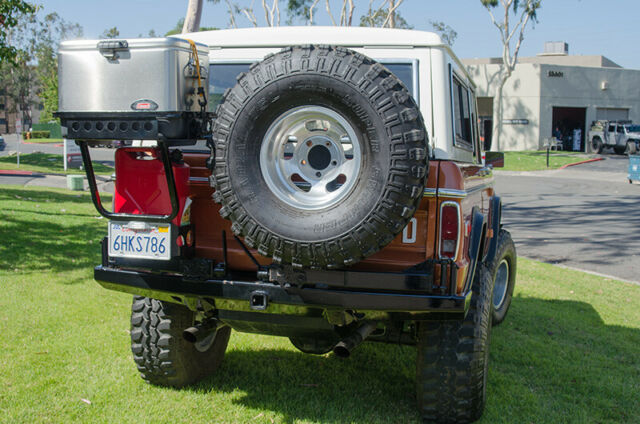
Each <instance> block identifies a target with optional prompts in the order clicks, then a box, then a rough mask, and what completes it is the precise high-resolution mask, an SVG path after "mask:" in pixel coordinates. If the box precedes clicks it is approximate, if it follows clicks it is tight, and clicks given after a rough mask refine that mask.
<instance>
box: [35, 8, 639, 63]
mask: <svg viewBox="0 0 640 424" xmlns="http://www.w3.org/2000/svg"><path fill="white" fill-rule="evenodd" d="M331 1H332V5H333V12H334V15H335V14H336V12H337V10H338V9H339V4H338V3H340V4H341V3H342V2H341V1H339V0H331ZM34 2H39V3H40V4H41V5H42V6H43V9H42V12H41V13H50V12H57V13H58V14H59V15H60V16H61V17H62V18H63V19H65V20H66V21H69V22H76V23H79V24H80V25H81V26H82V27H83V29H84V37H85V38H90V39H93V38H99V37H100V34H102V33H103V31H104V30H106V29H108V28H111V27H114V26H115V27H117V28H118V30H119V31H120V37H122V38H131V37H137V36H139V35H147V34H148V33H149V31H150V30H152V29H153V30H154V31H155V32H156V33H157V34H159V35H162V34H164V33H165V32H167V31H169V30H170V29H172V28H173V27H175V25H176V23H177V21H178V19H180V18H181V17H184V14H185V11H186V8H187V0H108V1H104V0H103V1H97V0H34ZM245 2H246V3H250V1H245ZM254 2H255V12H256V16H258V19H259V22H262V23H263V22H264V13H263V12H262V7H261V3H262V2H261V1H259V0H258V1H256V0H254ZM224 3H225V2H224V1H222V2H220V4H213V3H211V2H209V1H206V0H205V3H204V8H203V13H202V21H201V26H213V27H219V28H226V27H228V22H229V17H228V12H227V8H226V6H225V4H224ZM282 3H283V4H284V3H286V2H285V1H282ZM320 3H321V4H324V0H321V1H320ZM377 3H379V1H378V0H376V1H375V2H374V4H377ZM355 4H356V9H355V13H354V15H355V16H358V17H359V16H360V15H361V14H362V13H364V12H365V11H366V9H367V8H368V4H369V1H368V0H355ZM399 11H400V13H401V15H402V16H403V17H405V19H406V20H407V22H408V23H409V24H410V25H413V27H414V28H415V29H418V30H425V31H430V30H432V27H431V24H430V22H431V21H441V22H444V23H446V24H447V25H449V26H451V27H452V28H453V29H454V30H455V31H456V32H457V33H458V37H457V39H456V41H455V44H454V45H453V50H454V51H455V52H456V54H457V55H458V56H459V57H460V58H474V57H497V56H501V55H502V45H501V41H500V37H499V33H498V30H497V29H496V28H495V27H494V26H493V25H492V23H491V20H490V17H489V14H488V13H487V11H486V9H485V8H484V7H482V5H481V3H480V0H405V1H404V3H403V4H402V5H401V6H400V8H399ZM316 14H317V16H318V19H319V22H318V23H319V24H324V25H328V24H330V22H329V18H328V15H327V14H326V12H325V11H324V8H321V9H320V10H318V11H317V12H316ZM639 17H640V1H638V0H611V1H609V2H605V1H602V0H542V8H541V9H540V10H539V12H538V23H536V24H535V25H533V26H530V27H528V29H527V32H526V34H525V39H524V41H523V45H522V48H521V51H520V56H521V57H523V56H535V55H536V54H537V53H541V52H542V51H543V49H544V42H545V41H565V42H567V43H568V44H569V54H572V55H603V56H606V57H607V58H609V59H611V60H613V61H614V62H615V63H617V64H619V65H620V66H623V67H625V68H630V69H640V42H639V40H640V25H639V24H640V22H639V20H640V19H639ZM236 20H237V22H238V26H244V27H248V26H250V23H249V21H248V20H247V19H246V18H244V17H243V16H237V17H236ZM285 20H286V16H285V14H283V19H282V21H285ZM354 20H355V19H354Z"/></svg>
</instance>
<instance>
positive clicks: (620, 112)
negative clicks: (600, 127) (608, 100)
mask: <svg viewBox="0 0 640 424" xmlns="http://www.w3.org/2000/svg"><path fill="white" fill-rule="evenodd" d="M596 119H598V120H600V119H603V120H605V119H606V120H608V121H625V120H627V119H629V109H615V108H607V107H599V108H597V109H596Z"/></svg>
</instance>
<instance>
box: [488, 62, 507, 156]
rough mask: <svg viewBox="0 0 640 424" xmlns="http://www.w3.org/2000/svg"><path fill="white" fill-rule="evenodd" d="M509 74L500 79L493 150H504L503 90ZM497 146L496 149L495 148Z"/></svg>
mask: <svg viewBox="0 0 640 424" xmlns="http://www.w3.org/2000/svg"><path fill="white" fill-rule="evenodd" d="M508 78H509V76H508V75H507V76H506V77H502V78H501V79H500V85H499V86H498V95H497V96H496V97H497V99H498V102H497V103H496V106H495V109H496V110H495V117H496V119H495V121H494V122H493V136H492V137H493V141H492V142H491V147H492V148H491V150H495V151H499V152H500V151H502V144H501V143H500V138H501V136H502V102H503V100H502V91H503V89H504V85H505V84H506V82H507V79H508ZM493 146H495V149H494V148H493Z"/></svg>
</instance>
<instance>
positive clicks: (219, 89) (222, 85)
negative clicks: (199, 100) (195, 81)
mask: <svg viewBox="0 0 640 424" xmlns="http://www.w3.org/2000/svg"><path fill="white" fill-rule="evenodd" d="M250 65H251V64H250V63H213V64H211V65H209V110H210V111H211V112H213V111H215V110H216V107H217V106H218V105H219V104H220V102H221V101H222V95H223V94H224V92H225V90H226V89H227V88H231V87H233V86H234V85H236V82H237V81H236V77H237V76H238V75H239V74H241V73H242V72H247V71H249V66H250Z"/></svg>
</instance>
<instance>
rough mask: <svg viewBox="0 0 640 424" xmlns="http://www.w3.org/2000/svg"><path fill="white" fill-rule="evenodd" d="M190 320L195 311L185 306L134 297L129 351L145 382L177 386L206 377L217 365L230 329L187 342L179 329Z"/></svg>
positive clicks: (192, 321)
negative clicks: (197, 341) (193, 341)
mask: <svg viewBox="0 0 640 424" xmlns="http://www.w3.org/2000/svg"><path fill="white" fill-rule="evenodd" d="M194 321H195V313H194V312H193V311H191V310H189V309H188V308H186V307H185V306H182V305H178V304H174V303H169V302H163V301H161V300H156V299H151V298H148V297H141V296H134V298H133V305H132V307H131V351H132V352H133V360H134V361H135V363H136V365H137V366H138V371H140V376H141V377H142V378H143V379H144V380H145V381H147V382H148V383H151V384H155V385H159V386H173V387H181V386H185V385H188V384H193V383H195V382H197V381H199V380H201V379H203V378H205V377H207V376H208V375H210V374H212V373H213V372H214V371H215V370H216V369H217V368H218V367H219V366H220V363H221V362H222V358H223V357H224V352H225V350H226V349H227V343H228V342H229V336H230V334H231V328H229V327H222V328H220V329H218V330H217V331H215V332H212V333H211V334H210V335H209V336H208V337H205V338H204V339H203V340H202V341H200V342H199V343H189V342H187V341H186V340H184V338H183V337H182V331H183V330H184V329H186V328H188V327H191V326H192V325H193V324H194Z"/></svg>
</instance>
